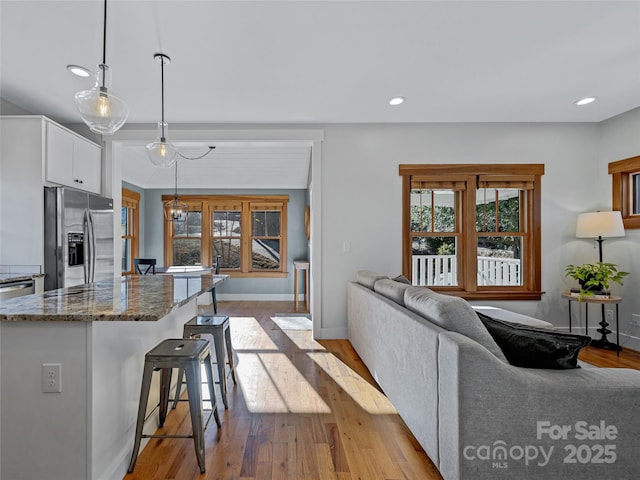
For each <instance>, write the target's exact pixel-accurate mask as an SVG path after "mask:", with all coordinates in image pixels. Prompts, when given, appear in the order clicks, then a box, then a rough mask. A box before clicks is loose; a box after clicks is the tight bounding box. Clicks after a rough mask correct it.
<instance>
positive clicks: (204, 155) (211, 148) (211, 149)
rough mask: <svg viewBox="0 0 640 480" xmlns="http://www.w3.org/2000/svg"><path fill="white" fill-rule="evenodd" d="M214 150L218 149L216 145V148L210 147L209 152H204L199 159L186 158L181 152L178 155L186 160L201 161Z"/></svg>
mask: <svg viewBox="0 0 640 480" xmlns="http://www.w3.org/2000/svg"><path fill="white" fill-rule="evenodd" d="M214 148H216V147H215V145H214V146H209V150H207V151H206V152H204V153H203V154H202V155H200V156H198V157H185V156H184V155H182V154H181V153H180V152H178V155H179V156H181V157H182V158H184V159H185V160H200V159H201V158H204V157H206V156H207V155H209V154H210V153H211V152H212V151H213V149H214Z"/></svg>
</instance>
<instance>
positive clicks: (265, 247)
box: [251, 239, 280, 270]
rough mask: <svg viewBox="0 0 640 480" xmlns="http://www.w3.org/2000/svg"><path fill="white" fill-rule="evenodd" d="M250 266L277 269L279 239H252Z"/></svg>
mask: <svg viewBox="0 0 640 480" xmlns="http://www.w3.org/2000/svg"><path fill="white" fill-rule="evenodd" d="M251 268H252V269H254V270H278V269H279V268H280V240H258V239H254V240H253V242H252V245H251Z"/></svg>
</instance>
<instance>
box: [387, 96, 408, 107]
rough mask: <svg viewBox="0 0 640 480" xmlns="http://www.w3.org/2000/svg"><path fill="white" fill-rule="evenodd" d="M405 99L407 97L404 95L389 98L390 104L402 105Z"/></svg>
mask: <svg viewBox="0 0 640 480" xmlns="http://www.w3.org/2000/svg"><path fill="white" fill-rule="evenodd" d="M405 100H406V98H404V97H393V98H392V99H391V100H389V105H400V104H401V103H403V102H404V101H405Z"/></svg>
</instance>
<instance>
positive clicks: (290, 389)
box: [236, 351, 331, 414]
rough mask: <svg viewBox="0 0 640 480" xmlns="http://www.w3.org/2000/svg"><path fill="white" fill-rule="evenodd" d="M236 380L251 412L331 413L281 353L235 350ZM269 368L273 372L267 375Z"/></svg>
mask: <svg viewBox="0 0 640 480" xmlns="http://www.w3.org/2000/svg"><path fill="white" fill-rule="evenodd" d="M237 354H238V359H239V361H238V366H237V370H236V372H237V374H238V383H239V385H240V388H241V389H242V393H243V396H244V401H245V404H246V406H247V409H248V410H249V411H250V412H252V413H298V414H303V413H331V410H330V408H329V406H328V405H327V404H326V403H325V402H324V400H322V398H321V397H320V395H318V393H317V392H316V391H315V389H314V388H313V387H312V386H311V385H310V384H309V382H308V381H307V380H306V379H305V378H304V376H303V375H302V374H301V373H300V371H299V370H298V369H297V368H296V366H295V365H294V364H293V363H292V362H291V360H289V358H288V357H287V356H286V355H285V354H283V353H271V352H260V353H251V352H246V351H245V352H237ZM270 372H277V375H275V376H274V375H271V373H270Z"/></svg>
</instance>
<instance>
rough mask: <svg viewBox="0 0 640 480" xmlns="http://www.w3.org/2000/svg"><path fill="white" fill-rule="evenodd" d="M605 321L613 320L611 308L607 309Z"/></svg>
mask: <svg viewBox="0 0 640 480" xmlns="http://www.w3.org/2000/svg"><path fill="white" fill-rule="evenodd" d="M606 316H607V322H613V310H610V309H607V315H606Z"/></svg>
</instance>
